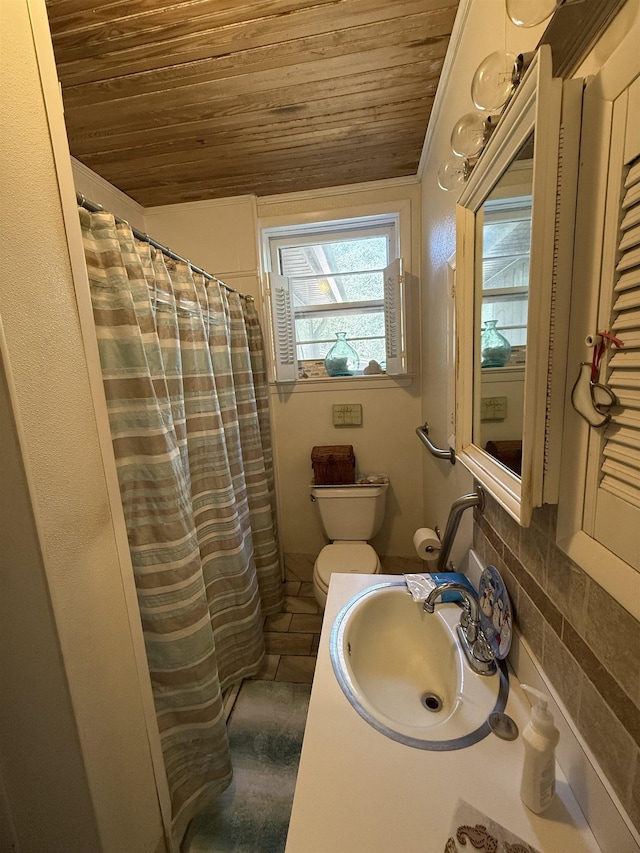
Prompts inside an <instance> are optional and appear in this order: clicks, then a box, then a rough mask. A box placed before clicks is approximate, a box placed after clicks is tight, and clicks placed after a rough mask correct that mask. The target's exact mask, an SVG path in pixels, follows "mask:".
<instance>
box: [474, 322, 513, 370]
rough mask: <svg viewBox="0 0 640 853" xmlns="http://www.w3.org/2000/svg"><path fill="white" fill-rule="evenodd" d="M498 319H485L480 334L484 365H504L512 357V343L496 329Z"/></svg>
mask: <svg viewBox="0 0 640 853" xmlns="http://www.w3.org/2000/svg"><path fill="white" fill-rule="evenodd" d="M497 322H498V321H497V320H485V321H484V325H485V329H484V331H483V333H482V334H481V335H480V354H481V357H482V366H483V367H504V366H505V364H506V363H507V362H508V361H509V358H510V357H511V344H510V343H509V341H508V340H507V339H506V338H505V336H504V335H502V334H500V332H499V331H498V330H497V329H496V323H497Z"/></svg>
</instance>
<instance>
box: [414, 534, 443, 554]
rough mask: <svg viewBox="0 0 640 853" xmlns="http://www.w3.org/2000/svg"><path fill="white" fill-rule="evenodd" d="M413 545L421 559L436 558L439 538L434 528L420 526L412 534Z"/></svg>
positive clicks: (438, 549)
mask: <svg viewBox="0 0 640 853" xmlns="http://www.w3.org/2000/svg"><path fill="white" fill-rule="evenodd" d="M413 546H414V548H415V549H416V553H417V555H418V557H420V559H421V560H436V559H437V558H438V552H439V551H440V540H439V539H438V534H437V533H436V532H435V530H431V529H430V528H429V527H420V528H419V529H418V530H416V532H415V533H414V534H413Z"/></svg>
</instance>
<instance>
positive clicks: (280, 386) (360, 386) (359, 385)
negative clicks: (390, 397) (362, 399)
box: [269, 373, 413, 394]
mask: <svg viewBox="0 0 640 853" xmlns="http://www.w3.org/2000/svg"><path fill="white" fill-rule="evenodd" d="M412 382H413V374H412V373H405V374H403V375H402V376H387V375H386V374H385V373H382V374H380V373H378V374H375V375H372V376H334V377H324V376H320V377H317V378H314V379H297V380H295V381H294V382H270V383H269V386H270V390H271V393H272V394H279V393H281V392H285V393H287V394H291V393H294V394H295V393H301V392H302V393H304V392H305V391H314V392H318V391H364V390H366V391H371V390H373V389H376V388H386V389H387V390H389V389H391V388H407V387H408V386H409V385H411V383H412Z"/></svg>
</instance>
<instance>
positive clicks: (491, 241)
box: [481, 196, 531, 363]
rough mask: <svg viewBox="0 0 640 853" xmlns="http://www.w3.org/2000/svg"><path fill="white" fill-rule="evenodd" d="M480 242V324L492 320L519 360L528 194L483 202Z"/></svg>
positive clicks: (523, 326)
mask: <svg viewBox="0 0 640 853" xmlns="http://www.w3.org/2000/svg"><path fill="white" fill-rule="evenodd" d="M482 246H483V254H482V316H481V322H482V325H483V327H485V326H486V321H487V320H495V321H496V326H497V328H498V329H499V330H500V332H501V333H502V334H503V335H504V336H505V338H506V339H507V340H508V341H509V343H510V344H511V347H512V358H511V361H512V362H515V363H522V362H524V350H525V347H526V344H527V307H528V303H529V253H530V251H531V196H521V197H516V198H511V199H508V200H504V201H502V200H500V199H498V200H494V201H490V202H487V204H486V205H485V211H484V228H483V235H482Z"/></svg>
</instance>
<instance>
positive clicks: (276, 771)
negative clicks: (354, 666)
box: [182, 681, 311, 853]
mask: <svg viewBox="0 0 640 853" xmlns="http://www.w3.org/2000/svg"><path fill="white" fill-rule="evenodd" d="M310 693H311V685H310V684H289V683H284V682H276V681H245V682H243V684H242V687H241V689H240V693H239V695H238V698H237V699H236V702H235V705H234V707H233V711H232V712H231V718H230V721H229V727H228V729H229V745H230V749H231V763H232V765H233V780H232V782H231V785H230V786H229V787H228V788H227V790H226V791H225V792H224V793H223V794H221V795H220V797H218V799H217V800H216V802H215V803H213V804H212V805H211V806H210V807H209V808H208V809H207V811H206V812H203V813H202V814H200V815H198V816H197V817H196V818H195V819H194V820H193V821H192V822H191V825H190V826H189V830H188V832H187V836H186V838H185V841H184V843H183V846H182V850H183V851H184V853H283V851H284V848H285V843H286V839H287V830H288V828H289V818H290V817H291V806H292V803H293V791H294V788H295V784H296V775H297V772H298V763H299V760H300V750H301V748H302V736H303V734H304V726H305V722H306V719H307V710H308V707H309V695H310Z"/></svg>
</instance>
